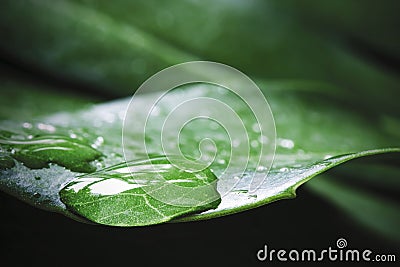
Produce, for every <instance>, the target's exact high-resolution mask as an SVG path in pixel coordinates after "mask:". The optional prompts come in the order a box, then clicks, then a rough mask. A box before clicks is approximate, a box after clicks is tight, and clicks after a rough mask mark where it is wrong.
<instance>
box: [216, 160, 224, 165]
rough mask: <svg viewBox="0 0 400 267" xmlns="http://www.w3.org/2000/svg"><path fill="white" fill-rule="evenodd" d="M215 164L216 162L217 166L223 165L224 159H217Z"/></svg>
mask: <svg viewBox="0 0 400 267" xmlns="http://www.w3.org/2000/svg"><path fill="white" fill-rule="evenodd" d="M217 162H218V163H219V164H225V160H224V159H219V160H218V161H217Z"/></svg>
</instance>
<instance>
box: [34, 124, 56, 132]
mask: <svg viewBox="0 0 400 267" xmlns="http://www.w3.org/2000/svg"><path fill="white" fill-rule="evenodd" d="M37 127H38V129H39V130H42V131H47V132H49V133H54V132H55V131H56V128H55V127H54V126H53V125H50V124H44V123H38V125H37Z"/></svg>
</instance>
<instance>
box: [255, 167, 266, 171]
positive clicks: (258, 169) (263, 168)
mask: <svg viewBox="0 0 400 267" xmlns="http://www.w3.org/2000/svg"><path fill="white" fill-rule="evenodd" d="M266 169H267V168H265V167H264V166H258V167H257V171H258V172H262V171H265V170H266Z"/></svg>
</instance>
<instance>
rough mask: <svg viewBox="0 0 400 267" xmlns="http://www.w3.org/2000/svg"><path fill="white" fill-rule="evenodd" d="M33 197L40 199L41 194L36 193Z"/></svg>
mask: <svg viewBox="0 0 400 267" xmlns="http://www.w3.org/2000/svg"><path fill="white" fill-rule="evenodd" d="M33 197H34V198H40V197H41V195H40V194H39V193H35V194H33Z"/></svg>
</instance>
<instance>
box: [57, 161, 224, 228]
mask: <svg viewBox="0 0 400 267" xmlns="http://www.w3.org/2000/svg"><path fill="white" fill-rule="evenodd" d="M216 180H217V178H216V177H215V175H214V174H213V173H212V172H211V171H209V170H207V169H206V170H203V171H201V172H192V171H190V166H188V168H187V169H186V170H181V169H178V168H177V167H175V166H174V165H172V164H171V163H170V162H169V161H168V160H167V159H166V158H164V157H163V158H152V159H151V160H142V161H136V162H129V163H128V164H126V163H123V164H119V165H117V166H113V167H112V168H108V169H105V170H101V171H99V172H95V173H92V174H87V175H84V176H80V177H78V178H77V179H75V180H73V181H72V182H70V183H68V184H67V185H66V186H65V187H64V188H63V189H62V190H61V191H60V196H61V200H62V201H63V202H64V203H66V205H67V207H68V208H70V209H71V210H72V211H73V212H75V213H77V214H79V215H81V216H83V217H85V218H88V219H90V220H91V221H94V222H97V223H100V224H106V225H113V226H141V225H150V224H157V223H161V222H166V221H170V220H171V219H173V218H175V217H178V216H181V215H184V214H188V213H195V212H200V211H204V210H208V209H212V208H216V207H217V206H218V204H219V203H220V197H219V194H218V192H217V190H216ZM149 192H151V194H149ZM154 194H157V195H159V194H162V195H165V196H167V198H168V199H169V200H170V201H169V202H170V203H166V201H162V199H161V200H159V199H156V198H154V197H152V195H154ZM183 203H184V204H185V205H182V204H183Z"/></svg>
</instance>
